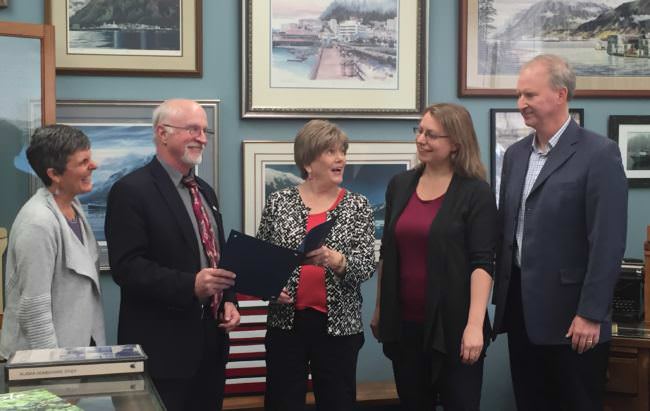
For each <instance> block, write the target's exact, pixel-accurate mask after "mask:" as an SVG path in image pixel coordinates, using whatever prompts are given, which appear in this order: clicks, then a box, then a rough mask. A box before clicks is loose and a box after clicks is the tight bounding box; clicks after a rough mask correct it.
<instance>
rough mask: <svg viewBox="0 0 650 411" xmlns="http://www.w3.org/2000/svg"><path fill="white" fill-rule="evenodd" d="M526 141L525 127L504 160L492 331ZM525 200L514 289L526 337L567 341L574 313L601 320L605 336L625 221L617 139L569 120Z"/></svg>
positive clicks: (500, 303) (508, 263)
mask: <svg viewBox="0 0 650 411" xmlns="http://www.w3.org/2000/svg"><path fill="white" fill-rule="evenodd" d="M532 141H533V135H529V136H528V137H526V138H524V139H523V140H521V141H519V142H517V143H515V144H513V145H512V146H511V147H510V148H508V150H507V151H506V153H505V156H504V160H503V169H502V175H501V191H500V197H499V213H498V214H499V227H500V229H501V232H500V245H499V246H498V248H497V268H496V277H495V286H494V293H493V303H494V304H496V310H495V318H494V331H495V333H499V332H505V331H507V330H505V329H504V327H503V316H504V309H507V308H506V307H505V303H506V299H507V294H508V286H509V282H510V274H511V269H512V264H513V257H514V255H513V253H514V252H515V249H516V245H515V244H516V240H515V230H516V226H517V216H518V212H519V205H520V203H521V194H522V190H523V187H524V180H525V178H526V171H527V167H528V159H529V156H530V153H531V145H532ZM525 207H526V218H525V225H524V230H525V232H524V239H523V245H522V267H521V295H522V301H523V303H522V304H523V311H524V313H523V314H524V320H525V323H526V330H527V331H528V337H529V338H530V340H531V341H532V342H533V343H534V344H568V343H570V340H569V339H566V338H565V335H566V332H567V331H568V329H569V326H570V325H571V321H572V320H573V318H574V316H575V315H576V314H578V315H580V316H582V317H585V318H587V319H590V320H593V321H598V322H600V323H601V328H600V341H603V342H604V341H608V340H609V339H610V338H611V304H612V297H613V293H614V287H615V285H616V281H617V279H618V275H619V273H620V267H621V259H622V258H623V254H624V252H625V239H626V229H627V180H626V177H625V172H624V170H623V166H622V163H621V154H620V151H619V149H618V147H617V145H616V143H615V142H614V141H612V140H609V139H607V138H605V137H603V136H600V135H598V134H595V133H593V132H590V131H588V130H585V129H583V128H581V127H579V126H578V125H577V124H576V123H574V122H573V121H571V122H570V123H569V125H568V127H567V128H566V130H565V131H564V133H563V134H562V136H561V137H560V140H559V141H558V143H557V145H556V146H555V147H554V148H553V149H552V150H551V152H550V153H549V155H548V159H547V161H546V164H545V165H544V167H543V168H542V171H541V172H540V174H539V176H538V177H537V180H536V181H535V184H534V186H533V188H532V191H531V192H530V194H529V196H528V199H527V201H526V203H525Z"/></svg>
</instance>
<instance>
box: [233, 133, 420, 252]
mask: <svg viewBox="0 0 650 411" xmlns="http://www.w3.org/2000/svg"><path fill="white" fill-rule="evenodd" d="M243 155H244V161H243V163H244V232H245V233H246V234H249V235H255V233H256V232H257V227H258V226H259V223H260V218H261V216H262V210H263V208H264V203H265V201H266V198H267V197H268V195H269V194H271V193H272V192H274V191H277V190H281V189H283V188H287V187H292V186H295V185H298V184H300V183H301V182H302V181H303V180H302V178H301V177H300V172H299V170H298V168H297V167H296V165H295V163H294V161H293V142H279V141H244V142H243ZM346 158H347V163H346V166H345V172H344V174H343V183H342V184H341V186H342V187H344V188H346V189H347V190H350V191H353V192H356V193H360V194H363V195H364V196H366V198H368V201H369V202H370V204H371V207H372V209H373V214H374V219H375V239H376V242H375V244H376V247H375V249H376V250H379V240H381V236H382V233H383V228H384V212H385V204H384V196H385V192H386V187H387V186H388V182H389V181H390V179H391V178H392V177H393V176H394V175H395V174H398V173H401V172H403V171H406V170H408V169H411V168H413V167H415V165H416V163H417V155H416V147H415V144H414V143H413V142H394V141H381V142H379V141H377V142H351V143H350V145H349V147H348V152H347V156H346Z"/></svg>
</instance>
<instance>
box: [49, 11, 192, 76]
mask: <svg viewBox="0 0 650 411" xmlns="http://www.w3.org/2000/svg"><path fill="white" fill-rule="evenodd" d="M201 5H202V1H201V0H158V1H155V2H151V1H146V0H135V1H130V2H124V1H118V0H106V1H90V0H46V1H45V21H46V22H47V23H49V24H52V25H54V27H55V28H56V69H57V72H58V73H59V74H91V75H130V76H133V75H146V76H193V77H200V76H201V70H202V56H201V52H202V43H201V41H202V35H203V34H202V32H203V30H202V19H203V17H202V12H201V10H202V9H201V7H202V6H201Z"/></svg>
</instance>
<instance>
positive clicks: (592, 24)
mask: <svg viewBox="0 0 650 411" xmlns="http://www.w3.org/2000/svg"><path fill="white" fill-rule="evenodd" d="M643 3H644V2H637V1H630V0H604V1H600V2H593V3H581V2H577V1H546V0H518V1H513V0H461V1H460V13H459V14H460V23H459V27H460V40H459V47H460V50H459V59H460V62H459V90H458V94H459V95H460V96H502V95H514V94H515V90H514V89H515V86H516V81H517V75H518V72H519V69H520V68H521V66H522V64H523V63H525V62H526V61H528V60H530V59H531V58H533V57H534V56H536V55H538V54H542V53H550V54H557V55H560V56H562V57H564V58H565V59H566V60H567V61H568V62H569V64H571V66H573V68H574V70H575V72H576V74H577V76H578V79H577V80H578V82H577V93H576V94H577V96H579V97H587V96H588V97H648V96H650V76H649V75H648V74H649V73H650V19H648V11H647V10H646V6H644V5H643ZM585 4H588V6H585Z"/></svg>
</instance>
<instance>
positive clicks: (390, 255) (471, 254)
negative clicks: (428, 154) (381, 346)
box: [379, 166, 497, 378]
mask: <svg viewBox="0 0 650 411" xmlns="http://www.w3.org/2000/svg"><path fill="white" fill-rule="evenodd" d="M422 170H423V167H421V166H420V167H417V168H415V169H413V170H409V171H406V172H404V173H401V174H398V175H396V176H395V177H393V178H392V180H391V181H390V183H389V184H388V188H387V189H386V216H385V220H384V233H383V237H382V241H381V257H380V259H381V260H382V261H383V271H382V277H381V295H380V316H379V318H380V321H379V335H380V340H381V341H382V342H397V341H399V340H400V334H401V307H400V292H399V285H400V273H399V252H398V249H397V243H396V241H395V225H396V223H397V220H398V219H399V216H400V215H401V214H402V212H403V211H404V208H405V207H406V205H407V204H408V201H409V199H410V197H411V195H412V194H413V192H414V191H415V188H416V187H417V184H418V181H419V179H420V176H421V175H422ZM496 230H497V209H496V202H495V199H494V194H493V193H492V190H491V189H490V186H489V185H488V184H487V183H486V182H485V181H482V180H479V179H474V178H467V177H462V176H460V175H458V174H454V176H453V177H452V179H451V183H450V184H449V188H448V189H447V192H446V193H445V197H444V199H443V202H442V205H441V207H440V210H439V211H438V215H437V216H436V218H435V220H434V221H433V223H432V224H431V227H430V229H429V238H428V241H427V249H428V252H427V256H426V265H427V289H426V303H425V304H426V305H425V320H424V330H425V332H424V348H425V350H426V351H429V352H431V353H432V354H434V355H433V357H434V368H433V369H434V376H433V377H434V378H435V376H436V375H437V370H438V369H439V368H438V366H439V365H440V364H441V362H440V361H439V360H440V359H441V358H442V355H450V356H452V357H450V358H456V359H459V356H460V341H461V339H462V336H463V332H464V330H465V326H466V324H467V316H468V313H469V304H470V284H471V283H470V279H471V274H472V272H473V271H474V270H475V269H476V268H483V269H484V270H485V271H487V272H488V273H489V274H490V275H492V271H493V266H494V252H495V245H496V238H497V236H496ZM483 328H484V331H483V338H484V342H485V343H484V347H487V344H488V341H489V336H490V321H489V318H488V316H487V313H486V315H485V322H484V327H483ZM484 349H485V348H484Z"/></svg>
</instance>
